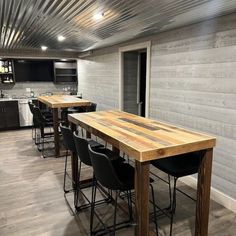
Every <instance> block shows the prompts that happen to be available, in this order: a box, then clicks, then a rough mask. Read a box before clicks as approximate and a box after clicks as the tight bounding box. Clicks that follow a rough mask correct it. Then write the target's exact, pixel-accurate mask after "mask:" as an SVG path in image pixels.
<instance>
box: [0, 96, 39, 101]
mask: <svg viewBox="0 0 236 236" xmlns="http://www.w3.org/2000/svg"><path fill="white" fill-rule="evenodd" d="M24 99H27V100H37V98H36V97H33V98H31V97H28V98H27V97H26V98H23V97H22V98H0V102H6V101H19V100H24Z"/></svg>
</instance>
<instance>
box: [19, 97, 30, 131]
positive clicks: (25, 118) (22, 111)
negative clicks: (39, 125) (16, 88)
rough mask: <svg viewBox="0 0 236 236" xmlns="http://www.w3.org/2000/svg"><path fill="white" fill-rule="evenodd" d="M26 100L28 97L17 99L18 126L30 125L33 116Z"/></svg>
mask: <svg viewBox="0 0 236 236" xmlns="http://www.w3.org/2000/svg"><path fill="white" fill-rule="evenodd" d="M28 102H29V99H19V100H18V108H19V119H20V127H25V126H31V125H32V121H33V116H32V114H31V112H30V109H29V105H28Z"/></svg>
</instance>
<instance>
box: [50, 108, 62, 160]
mask: <svg viewBox="0 0 236 236" xmlns="http://www.w3.org/2000/svg"><path fill="white" fill-rule="evenodd" d="M52 114H53V130H54V143H55V156H56V157H59V155H60V143H59V130H58V108H53V109H52Z"/></svg>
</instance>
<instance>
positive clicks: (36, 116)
mask: <svg viewBox="0 0 236 236" xmlns="http://www.w3.org/2000/svg"><path fill="white" fill-rule="evenodd" d="M32 108H33V110H32V111H33V121H34V124H35V125H36V126H37V127H44V126H45V124H46V123H47V120H46V119H45V117H44V116H43V115H42V113H41V111H40V109H39V107H37V106H35V105H34V106H32Z"/></svg>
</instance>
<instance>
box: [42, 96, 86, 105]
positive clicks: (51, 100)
mask: <svg viewBox="0 0 236 236" xmlns="http://www.w3.org/2000/svg"><path fill="white" fill-rule="evenodd" d="M38 100H39V101H40V102H42V103H44V104H46V105H48V106H49V107H51V108H63V107H73V106H87V105H89V104H90V102H89V101H88V100H84V99H80V98H77V97H75V96H72V95H51V96H39V97H38Z"/></svg>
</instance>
